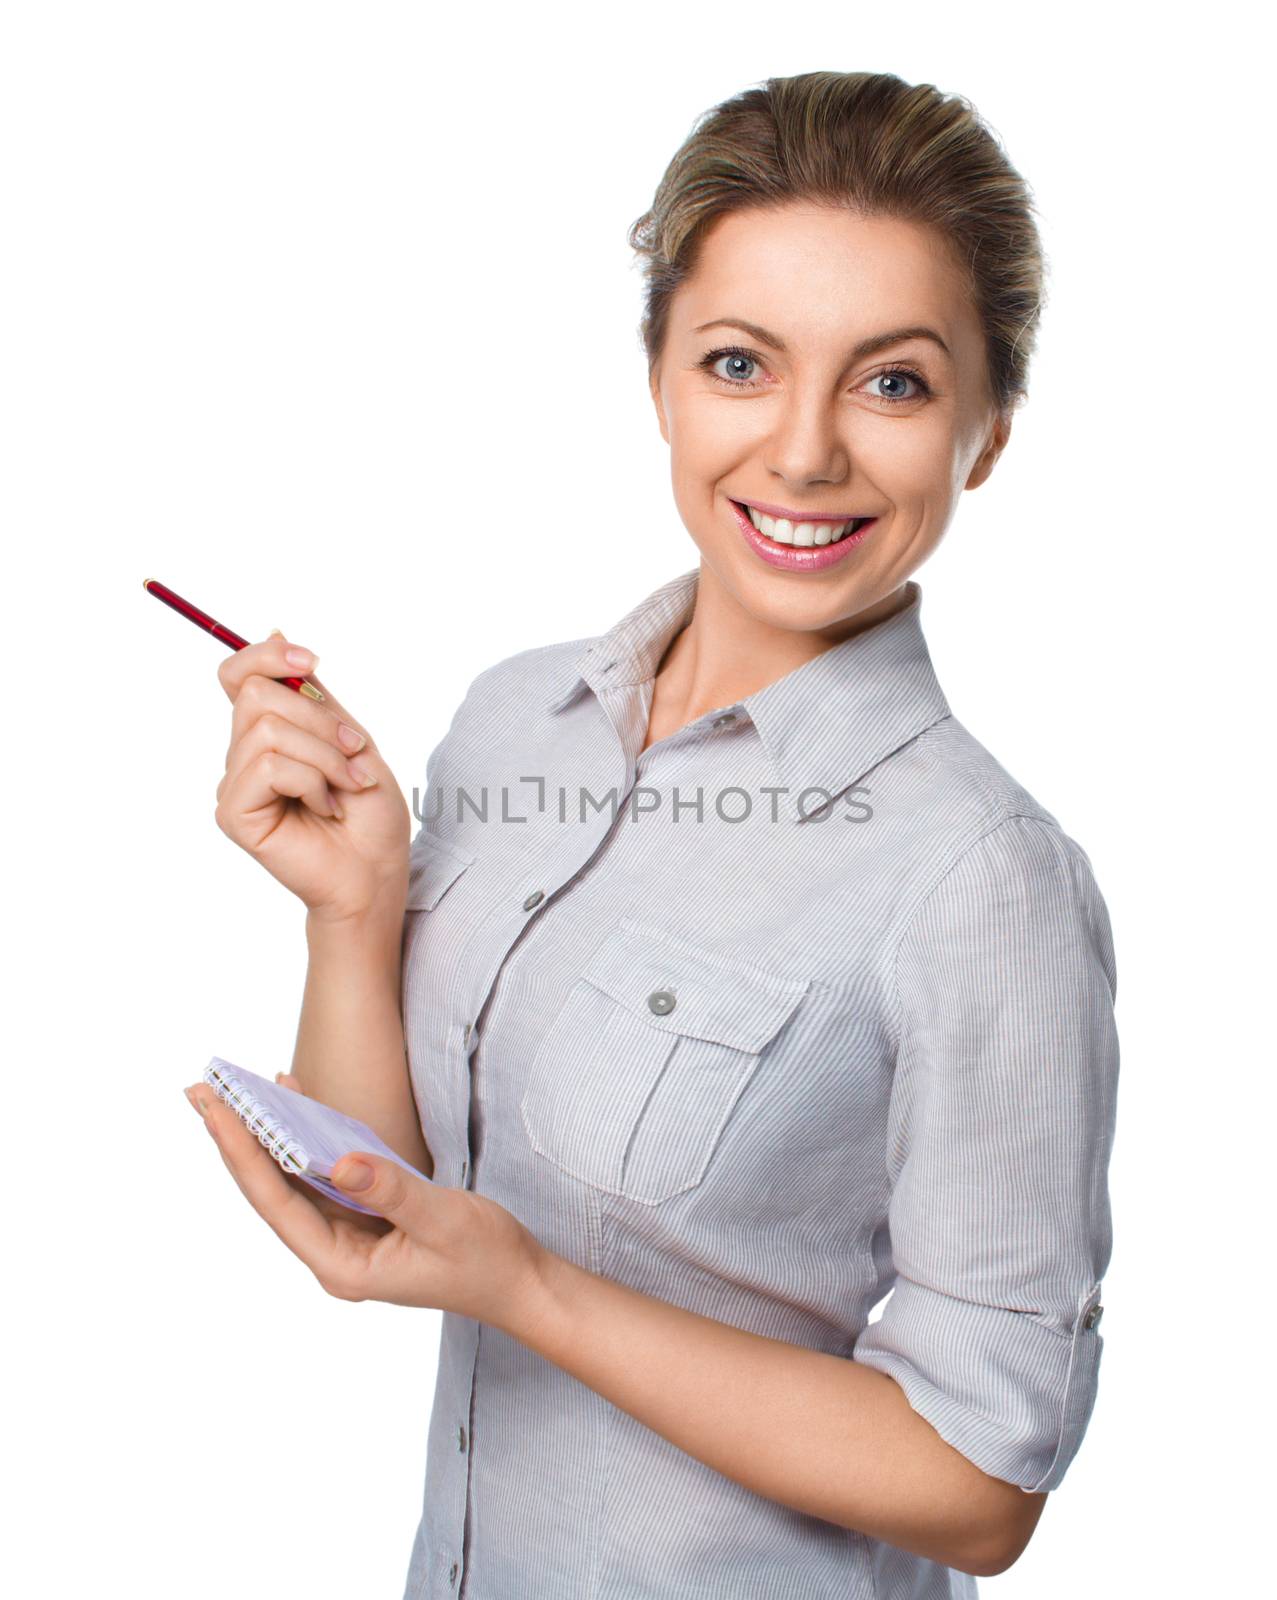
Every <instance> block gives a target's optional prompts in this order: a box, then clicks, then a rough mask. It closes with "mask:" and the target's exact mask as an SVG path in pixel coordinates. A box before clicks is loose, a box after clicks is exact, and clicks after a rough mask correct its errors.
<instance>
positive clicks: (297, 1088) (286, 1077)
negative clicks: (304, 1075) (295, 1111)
mask: <svg viewBox="0 0 1277 1600" xmlns="http://www.w3.org/2000/svg"><path fill="white" fill-rule="evenodd" d="M275 1082H276V1083H278V1084H281V1085H282V1086H283V1087H284V1088H285V1089H291V1090H292V1091H293V1092H294V1093H295V1094H304V1093H305V1090H304V1089H303V1088H302V1086H301V1084H300V1083H298V1081H297V1079H296V1078H295V1077H294V1076H293V1074H292V1073H291V1072H277V1073H276V1074H275Z"/></svg>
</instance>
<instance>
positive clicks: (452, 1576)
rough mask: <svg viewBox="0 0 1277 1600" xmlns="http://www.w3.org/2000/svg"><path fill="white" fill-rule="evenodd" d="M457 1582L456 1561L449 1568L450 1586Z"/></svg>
mask: <svg viewBox="0 0 1277 1600" xmlns="http://www.w3.org/2000/svg"><path fill="white" fill-rule="evenodd" d="M456 1581H457V1563H456V1562H455V1561H454V1562H453V1563H452V1565H451V1566H450V1567H449V1568H448V1582H449V1583H450V1584H452V1583H456Z"/></svg>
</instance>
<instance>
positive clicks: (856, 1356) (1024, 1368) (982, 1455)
mask: <svg viewBox="0 0 1277 1600" xmlns="http://www.w3.org/2000/svg"><path fill="white" fill-rule="evenodd" d="M1099 1310H1102V1308H1101V1307H1100V1285H1099V1284H1092V1285H1091V1286H1090V1287H1089V1288H1088V1290H1087V1291H1086V1292H1085V1293H1084V1294H1083V1295H1081V1296H1080V1298H1079V1299H1078V1301H1077V1304H1076V1308H1075V1315H1074V1317H1073V1320H1072V1325H1071V1326H1070V1327H1069V1328H1067V1329H1065V1330H1063V1331H1061V1329H1060V1328H1059V1327H1058V1326H1057V1325H1053V1324H1051V1323H1048V1322H1045V1321H1043V1320H1040V1318H1039V1317H1038V1316H1037V1315H1035V1314H1034V1313H1031V1312H1025V1311H1007V1310H1003V1309H1002V1308H1001V1307H999V1306H988V1305H976V1304H974V1303H972V1302H971V1301H968V1300H958V1299H955V1298H953V1297H952V1296H950V1295H946V1294H941V1293H939V1292H938V1291H937V1290H934V1289H928V1288H923V1287H921V1286H919V1285H918V1284H916V1283H913V1282H912V1281H911V1280H909V1279H907V1278H897V1280H896V1285H895V1288H894V1290H893V1291H892V1294H891V1296H890V1298H889V1299H888V1301H887V1304H886V1306H885V1308H884V1310H883V1314H882V1316H881V1317H880V1318H879V1319H878V1321H877V1322H872V1323H870V1324H869V1325H868V1327H866V1328H865V1329H864V1331H863V1332H862V1333H861V1335H860V1337H859V1339H858V1340H857V1341H856V1345H855V1348H854V1349H853V1351H852V1360H854V1361H859V1362H860V1363H861V1364H862V1365H863V1366H866V1367H872V1368H874V1369H875V1371H878V1372H882V1373H885V1374H886V1376H887V1377H889V1378H892V1379H894V1381H895V1382H896V1383H898V1384H899V1385H900V1387H901V1389H903V1391H904V1393H905V1397H906V1399H907V1400H908V1401H909V1404H910V1405H911V1406H912V1407H913V1409H914V1410H915V1411H916V1412H918V1414H919V1415H920V1416H922V1417H925V1418H926V1420H927V1421H928V1422H929V1423H930V1424H931V1426H932V1427H933V1428H934V1429H935V1430H936V1432H937V1433H938V1434H939V1435H940V1437H941V1438H942V1439H944V1440H945V1442H946V1443H948V1444H950V1445H952V1446H953V1448H954V1449H955V1450H959V1451H961V1453H962V1454H963V1455H964V1456H966V1457H967V1459H968V1460H969V1461H971V1462H972V1463H974V1465H975V1466H977V1467H979V1468H980V1470H981V1471H982V1472H986V1473H988V1474H989V1475H990V1476H991V1477H994V1478H1002V1479H1004V1480H1005V1481H1006V1482H1008V1483H1014V1484H1016V1485H1018V1487H1019V1488H1021V1489H1023V1490H1024V1491H1025V1492H1026V1493H1029V1494H1033V1493H1039V1492H1045V1491H1047V1490H1051V1489H1055V1488H1057V1487H1058V1486H1059V1484H1060V1483H1061V1481H1062V1480H1063V1478H1064V1474H1065V1472H1066V1471H1067V1469H1068V1466H1069V1463H1070V1462H1071V1461H1072V1460H1073V1457H1074V1456H1075V1455H1076V1454H1077V1449H1078V1446H1079V1445H1080V1444H1081V1442H1082V1436H1083V1434H1084V1433H1085V1432H1086V1427H1087V1423H1088V1422H1089V1420H1090V1416H1091V1412H1092V1410H1093V1408H1094V1405H1095V1397H1096V1392H1097V1385H1098V1375H1099V1365H1100V1355H1101V1353H1102V1351H1103V1348H1104V1341H1103V1339H1102V1337H1101V1336H1100V1334H1099V1332H1098V1331H1097V1325H1098V1322H1099Z"/></svg>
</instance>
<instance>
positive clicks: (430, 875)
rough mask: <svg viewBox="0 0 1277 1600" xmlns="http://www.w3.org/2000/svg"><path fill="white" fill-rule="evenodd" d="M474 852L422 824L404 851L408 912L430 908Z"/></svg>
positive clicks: (470, 864)
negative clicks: (406, 868)
mask: <svg viewBox="0 0 1277 1600" xmlns="http://www.w3.org/2000/svg"><path fill="white" fill-rule="evenodd" d="M474 860H475V856H474V852H473V851H471V850H467V849H465V848H464V847H463V846H462V845H459V844H449V843H448V842H447V841H446V840H444V839H440V838H438V837H437V836H436V835H435V834H433V833H428V832H427V831H426V829H425V828H424V827H423V828H422V829H421V831H420V832H419V833H418V835H417V837H416V838H415V839H414V840H413V841H412V847H411V849H410V851H409V854H408V899H407V902H406V905H405V909H406V910H408V911H433V910H434V908H435V907H436V906H437V905H438V904H439V902H440V900H442V899H443V897H444V895H445V894H446V893H447V891H448V889H449V888H451V886H452V885H453V884H454V883H455V882H456V881H457V879H458V878H459V877H460V876H461V874H462V873H463V872H464V871H465V870H466V868H467V867H469V866H472V865H473V864H474Z"/></svg>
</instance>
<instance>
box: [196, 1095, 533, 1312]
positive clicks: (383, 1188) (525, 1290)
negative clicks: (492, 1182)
mask: <svg viewBox="0 0 1277 1600" xmlns="http://www.w3.org/2000/svg"><path fill="white" fill-rule="evenodd" d="M289 1087H292V1086H291V1085H290V1086H289ZM293 1092H294V1093H300V1090H297V1089H295V1088H294V1091H293ZM186 1097H187V1099H188V1100H190V1102H191V1104H192V1105H193V1106H194V1107H195V1109H196V1110H197V1111H198V1112H200V1114H201V1115H202V1116H203V1118H204V1126H205V1127H206V1128H207V1129H208V1131H209V1133H210V1134H211V1135H212V1137H213V1139H214V1141H215V1143H216V1144H217V1148H218V1150H219V1151H220V1153H221V1157H222V1160H223V1161H224V1162H225V1164H226V1166H227V1168H228V1170H229V1171H230V1174H231V1176H232V1177H233V1178H234V1179H235V1182H236V1183H237V1184H238V1185H239V1187H240V1189H241V1191H242V1192H243V1194H244V1197H245V1198H246V1199H247V1201H248V1203H249V1204H250V1205H251V1206H252V1207H253V1209H254V1210H255V1211H256V1212H257V1214H258V1215H259V1216H260V1217H261V1218H262V1220H263V1221H264V1222H266V1223H267V1224H268V1225H269V1226H270V1227H271V1228H272V1229H273V1230H274V1231H275V1233H276V1234H278V1236H279V1237H280V1238H281V1239H282V1240H283V1241H284V1243H285V1244H286V1245H287V1246H288V1248H289V1249H290V1250H291V1251H292V1252H293V1254H294V1255H296V1256H299V1257H300V1258H301V1260H302V1261H304V1262H305V1264H306V1265H307V1266H308V1267H309V1268H310V1270H311V1271H312V1272H313V1273H314V1274H315V1277H316V1278H318V1280H319V1283H320V1286H321V1287H322V1288H323V1289H324V1290H326V1291H327V1293H329V1294H331V1295H334V1296H335V1297H336V1298H337V1299H339V1300H386V1301H388V1302H389V1303H390V1304H392V1305H400V1306H428V1307H431V1308H434V1309H436V1310H441V1311H452V1312H456V1313H457V1314H458V1315H459V1316H463V1317H473V1318H474V1319H475V1320H476V1321H478V1322H487V1323H490V1324H491V1325H492V1326H494V1327H498V1328H501V1329H503V1330H504V1331H506V1332H509V1333H516V1334H517V1332H518V1330H520V1329H521V1328H522V1327H524V1326H525V1325H526V1323H527V1321H528V1318H529V1317H530V1316H532V1315H533V1311H534V1307H535V1305H536V1297H537V1290H538V1286H539V1283H540V1275H539V1268H540V1265H541V1263H542V1261H543V1260H544V1259H545V1256H546V1252H545V1250H544V1248H543V1246H542V1245H540V1244H539V1243H538V1241H537V1240H536V1239H535V1238H534V1237H533V1235H532V1234H531V1233H530V1232H529V1231H528V1229H527V1228H525V1227H524V1226H523V1224H522V1223H521V1222H520V1221H519V1220H518V1219H517V1218H516V1217H514V1216H512V1215H511V1213H510V1212H508V1211H507V1210H506V1209H505V1208H504V1206H500V1205H498V1204H497V1203H496V1201H494V1200H489V1199H486V1198H485V1197H484V1196H483V1195H479V1194H474V1193H472V1192H471V1191H470V1190H468V1189H453V1188H449V1187H447V1186H446V1185H443V1184H436V1183H430V1182H427V1180H426V1179H424V1178H418V1177H414V1176H413V1174H412V1173H410V1172H406V1171H405V1170H404V1168H403V1167H400V1166H397V1165H396V1164H395V1163H394V1162H393V1161H387V1160H386V1159H385V1157H383V1156H377V1155H373V1154H372V1153H367V1154H364V1153H360V1154H358V1155H348V1156H343V1157H342V1159H341V1160H340V1161H339V1162H338V1163H337V1165H336V1166H335V1167H334V1168H333V1174H332V1181H333V1182H334V1183H335V1184H336V1185H337V1187H338V1188H340V1189H342V1190H344V1191H346V1192H347V1193H349V1194H350V1196H351V1198H352V1199H353V1200H357V1201H358V1202H359V1204H360V1205H364V1206H370V1207H371V1208H372V1209H373V1210H374V1211H376V1212H377V1213H378V1216H377V1217H369V1216H365V1215H363V1214H362V1213H360V1212H358V1211H351V1210H348V1209H347V1208H345V1207H343V1206H341V1205H339V1204H338V1203H337V1202H336V1201H332V1200H329V1199H327V1198H326V1197H325V1196H323V1195H322V1194H320V1193H319V1191H317V1190H315V1189H313V1188H312V1187H311V1186H310V1185H309V1184H307V1183H305V1182H304V1180H303V1179H301V1178H297V1177H294V1176H292V1175H291V1174H288V1173H286V1172H285V1171H284V1169H283V1168H282V1167H281V1166H280V1165H279V1164H278V1162H276V1160H275V1159H274V1157H273V1156H271V1155H270V1154H268V1152H267V1151H266V1150H265V1148H264V1147H263V1146H262V1144H261V1143H260V1141H259V1140H258V1138H257V1136H256V1135H255V1134H253V1133H250V1132H249V1130H248V1128H247V1127H245V1125H244V1123H243V1122H242V1121H241V1120H240V1118H239V1117H238V1116H237V1115H236V1114H235V1112H233V1111H232V1110H231V1109H230V1108H229V1107H228V1106H226V1105H224V1104H223V1102H222V1101H221V1100H220V1099H219V1098H218V1096H217V1095H216V1094H215V1093H214V1092H213V1090H212V1089H211V1088H210V1087H209V1085H208V1084H207V1083H205V1082H200V1083H196V1084H192V1085H191V1087H190V1088H188V1089H187V1090H186ZM361 1176H363V1177H367V1178H369V1179H370V1181H369V1182H368V1183H367V1184H366V1185H365V1186H364V1187H359V1186H358V1185H359V1180H360V1178H361ZM311 1195H313V1196H314V1198H313V1199H311V1198H310V1196H311ZM341 1212H344V1213H345V1215H344V1216H343V1215H339V1214H338V1213H341ZM347 1219H349V1220H347ZM382 1219H384V1220H382Z"/></svg>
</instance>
